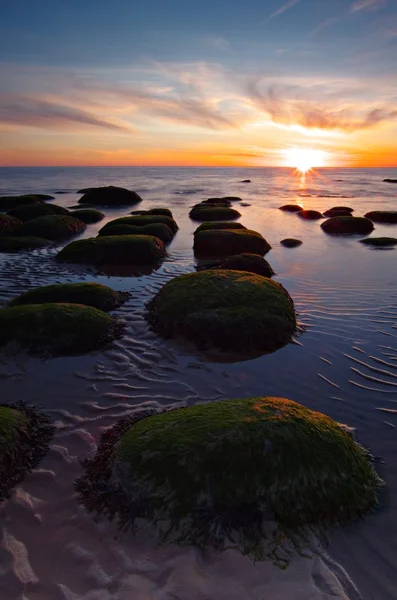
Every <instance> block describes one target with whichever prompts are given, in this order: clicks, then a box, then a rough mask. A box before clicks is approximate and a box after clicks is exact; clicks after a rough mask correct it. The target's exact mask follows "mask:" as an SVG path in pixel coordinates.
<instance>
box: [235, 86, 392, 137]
mask: <svg viewBox="0 0 397 600" xmlns="http://www.w3.org/2000/svg"><path fill="white" fill-rule="evenodd" d="M247 91H248V95H249V97H250V99H251V101H252V102H253V104H254V106H255V107H256V108H257V109H259V110H261V111H262V112H264V113H266V114H267V115H269V117H270V118H271V120H272V121H273V122H274V123H276V124H282V125H291V126H296V125H300V126H302V127H305V128H307V129H322V130H330V131H332V130H340V131H344V132H354V131H359V130H363V129H369V128H371V127H375V126H376V125H378V124H380V123H382V122H386V121H392V120H394V119H397V109H394V108H384V107H382V108H366V109H364V110H361V111H359V110H357V109H352V108H340V109H339V110H338V109H335V108H329V106H328V105H327V104H325V106H321V105H319V104H318V103H315V102H314V101H312V100H307V99H305V98H299V97H296V96H295V97H294V98H290V97H288V96H287V94H288V91H287V90H280V89H277V88H276V87H269V88H268V90H267V92H266V93H264V94H263V93H262V92H261V91H260V89H259V82H258V81H253V80H251V81H250V82H249V83H248V86H247Z"/></svg>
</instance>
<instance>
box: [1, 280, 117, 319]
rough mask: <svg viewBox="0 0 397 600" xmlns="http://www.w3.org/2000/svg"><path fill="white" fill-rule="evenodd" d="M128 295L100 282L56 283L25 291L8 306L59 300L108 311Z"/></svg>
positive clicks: (113, 308)
mask: <svg viewBox="0 0 397 600" xmlns="http://www.w3.org/2000/svg"><path fill="white" fill-rule="evenodd" d="M128 297H129V294H128V293H127V292H116V291H115V290H112V288H110V287H107V286H106V285H101V284H100V283H56V284H54V285H46V286H43V287H39V288H34V289H33V290H30V291H29V292H25V293H24V294H21V295H20V296H18V297H17V298H14V300H12V301H11V302H10V304H9V306H21V305H23V304H48V303H54V302H57V303H59V302H61V303H67V304H84V306H93V307H94V308H98V309H99V310H103V311H105V312H108V311H110V310H115V309H116V308H118V307H119V306H121V305H122V304H124V302H125V301H126V300H127V298H128Z"/></svg>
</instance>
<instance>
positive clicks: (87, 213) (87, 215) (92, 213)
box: [72, 208, 105, 225]
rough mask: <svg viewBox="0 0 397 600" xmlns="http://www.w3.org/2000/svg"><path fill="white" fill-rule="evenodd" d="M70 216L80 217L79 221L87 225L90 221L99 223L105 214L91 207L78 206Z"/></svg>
mask: <svg viewBox="0 0 397 600" xmlns="http://www.w3.org/2000/svg"><path fill="white" fill-rule="evenodd" d="M72 217H75V218H76V219H80V221H83V223H85V224H86V225H89V224H90V223H99V221H102V219H104V218H105V215H104V214H103V213H102V212H100V211H99V210H95V209H93V208H79V209H78V210H75V211H74V212H73V213H72Z"/></svg>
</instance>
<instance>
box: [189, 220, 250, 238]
mask: <svg viewBox="0 0 397 600" xmlns="http://www.w3.org/2000/svg"><path fill="white" fill-rule="evenodd" d="M208 229H247V228H246V227H244V225H243V224H242V223H233V222H230V221H225V222H222V221H208V222H204V223H201V225H199V226H198V227H197V229H196V231H195V232H194V235H196V234H197V233H199V232H200V231H206V230H208Z"/></svg>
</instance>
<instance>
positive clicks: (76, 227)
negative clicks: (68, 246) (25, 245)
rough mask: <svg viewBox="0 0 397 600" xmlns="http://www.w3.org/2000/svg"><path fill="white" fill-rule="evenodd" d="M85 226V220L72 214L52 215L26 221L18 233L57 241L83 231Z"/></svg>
mask: <svg viewBox="0 0 397 600" xmlns="http://www.w3.org/2000/svg"><path fill="white" fill-rule="evenodd" d="M85 228H86V224H85V223H83V221H80V219H76V218H75V217H72V216H70V215H50V216H48V217H39V218H37V219H33V220H32V221H26V223H24V224H23V225H22V226H21V227H20V228H19V229H18V235H21V236H28V237H30V236H34V237H41V238H44V239H46V240H51V241H57V240H62V239H66V238H68V237H71V236H73V235H77V234H79V233H82V232H83V231H84V230H85Z"/></svg>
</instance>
